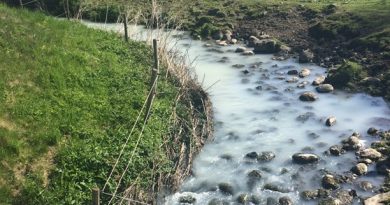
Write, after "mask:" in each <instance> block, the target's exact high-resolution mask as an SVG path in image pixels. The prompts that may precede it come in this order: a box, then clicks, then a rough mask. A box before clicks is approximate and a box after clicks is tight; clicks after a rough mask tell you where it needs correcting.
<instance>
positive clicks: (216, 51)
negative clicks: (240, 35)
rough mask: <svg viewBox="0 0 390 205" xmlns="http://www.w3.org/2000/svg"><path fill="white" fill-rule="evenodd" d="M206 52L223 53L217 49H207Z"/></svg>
mask: <svg viewBox="0 0 390 205" xmlns="http://www.w3.org/2000/svg"><path fill="white" fill-rule="evenodd" d="M207 51H208V52H213V53H224V51H223V50H221V49H219V48H209V49H207Z"/></svg>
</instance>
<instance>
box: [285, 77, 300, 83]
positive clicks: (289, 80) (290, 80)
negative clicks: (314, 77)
mask: <svg viewBox="0 0 390 205" xmlns="http://www.w3.org/2000/svg"><path fill="white" fill-rule="evenodd" d="M298 81H299V78H298V77H292V78H290V79H287V80H286V82H288V83H297V82H298Z"/></svg>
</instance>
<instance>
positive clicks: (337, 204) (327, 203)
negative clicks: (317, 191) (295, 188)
mask: <svg viewBox="0 0 390 205" xmlns="http://www.w3.org/2000/svg"><path fill="white" fill-rule="evenodd" d="M318 205H343V204H342V203H341V201H340V200H339V199H334V198H326V199H322V200H320V201H319V202H318Z"/></svg>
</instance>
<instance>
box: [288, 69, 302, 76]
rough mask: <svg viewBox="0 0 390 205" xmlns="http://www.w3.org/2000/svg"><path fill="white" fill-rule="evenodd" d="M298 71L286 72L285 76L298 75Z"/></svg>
mask: <svg viewBox="0 0 390 205" xmlns="http://www.w3.org/2000/svg"><path fill="white" fill-rule="evenodd" d="M298 73H299V72H298V70H289V71H287V75H298Z"/></svg>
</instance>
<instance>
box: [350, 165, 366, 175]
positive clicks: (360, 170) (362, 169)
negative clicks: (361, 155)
mask: <svg viewBox="0 0 390 205" xmlns="http://www.w3.org/2000/svg"><path fill="white" fill-rule="evenodd" d="M351 171H352V172H353V173H354V174H356V175H359V176H360V175H364V174H367V171H368V167H367V165H366V164H364V163H359V164H357V165H355V166H354V167H352V169H351Z"/></svg>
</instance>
